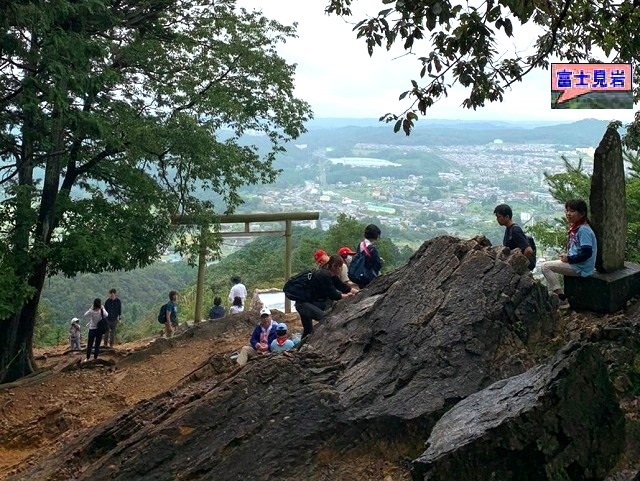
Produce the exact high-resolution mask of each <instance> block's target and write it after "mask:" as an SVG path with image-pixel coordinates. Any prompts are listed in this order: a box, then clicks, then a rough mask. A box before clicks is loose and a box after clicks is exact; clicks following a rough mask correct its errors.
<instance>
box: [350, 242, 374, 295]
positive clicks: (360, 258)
mask: <svg viewBox="0 0 640 481" xmlns="http://www.w3.org/2000/svg"><path fill="white" fill-rule="evenodd" d="M367 257H371V254H370V253H369V249H367V246H366V244H365V243H364V242H363V243H362V244H361V245H360V252H358V253H357V254H356V255H355V256H353V259H351V264H349V271H348V276H349V280H350V281H351V282H355V283H356V284H358V286H360V287H365V286H368V285H369V284H370V283H371V281H372V280H373V279H375V277H376V273H375V272H373V269H371V268H370V267H367Z"/></svg>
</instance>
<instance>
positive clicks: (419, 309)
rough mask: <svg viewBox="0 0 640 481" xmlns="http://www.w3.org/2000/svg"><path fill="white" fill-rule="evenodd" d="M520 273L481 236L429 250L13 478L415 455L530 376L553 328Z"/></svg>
mask: <svg viewBox="0 0 640 481" xmlns="http://www.w3.org/2000/svg"><path fill="white" fill-rule="evenodd" d="M526 266H527V260H526V258H524V257H523V256H522V255H521V254H519V253H515V252H514V253H513V254H512V253H511V252H509V250H508V249H504V248H502V247H492V246H490V244H489V242H488V241H487V240H486V239H484V238H476V239H472V240H469V241H460V240H459V239H455V238H453V237H440V238H437V239H434V240H432V241H429V242H426V243H425V244H424V245H423V246H422V247H421V248H420V249H419V250H418V251H417V252H416V253H415V254H414V256H413V257H412V258H411V259H410V261H409V262H408V264H407V265H406V266H404V267H402V268H401V269H398V270H397V271H394V272H393V273H391V274H390V275H387V276H382V277H379V278H377V279H376V280H375V281H374V282H373V283H372V284H371V285H370V286H369V287H368V288H367V289H365V290H363V291H362V292H361V293H360V294H358V295H357V296H355V297H354V298H353V299H350V300H348V301H343V302H339V303H337V305H336V306H335V307H334V309H333V311H332V312H331V313H330V315H329V316H328V317H327V320H326V322H325V323H324V325H322V326H319V327H318V329H317V330H316V333H315V334H314V335H313V336H312V337H311V338H310V339H309V341H308V342H307V343H306V344H305V345H304V347H303V348H302V350H300V351H296V352H290V353H286V354H277V355H275V354H274V355H270V356H264V357H259V358H257V359H256V360H253V361H251V362H250V363H249V364H248V365H247V366H245V367H244V368H238V367H237V366H236V365H233V364H231V363H229V361H228V359H226V358H224V357H223V358H220V357H217V358H212V359H211V360H210V362H209V363H208V364H207V365H205V366H201V367H200V368H199V369H197V370H196V371H194V373H192V375H190V376H188V377H187V378H186V379H185V380H183V382H181V383H179V384H178V385H177V386H176V387H175V388H174V389H173V390H172V391H169V392H167V393H165V394H163V395H161V396H157V397H155V398H153V399H150V400H147V401H144V402H141V403H139V404H138V405H136V406H134V407H133V408H131V409H129V410H127V411H125V412H123V413H122V414H121V415H120V416H119V417H117V418H115V419H112V420H111V421H109V422H107V423H105V424H103V425H101V426H98V427H96V428H95V429H93V430H92V431H91V432H89V433H85V435H84V436H82V437H78V438H76V439H73V440H68V441H66V442H65V446H64V448H63V449H61V450H60V451H59V452H58V453H56V454H55V455H53V456H51V457H50V458H48V459H45V460H39V461H38V462H37V463H36V465H35V466H34V467H33V468H32V469H30V470H28V471H27V472H24V473H21V474H20V475H18V476H16V477H15V479H24V480H27V479H28V480H30V481H38V480H57V479H60V480H62V479H64V480H67V479H76V480H78V481H79V480H85V479H86V480H88V479H91V480H99V479H114V480H121V481H124V480H132V481H133V480H136V481H138V480H147V479H148V480H151V479H154V480H165V479H166V480H172V479H191V480H196V479H203V480H204V479H219V480H245V479H256V480H261V479H265V480H266V479H307V478H310V477H312V475H313V473H314V472H315V471H314V469H315V467H316V466H317V465H318V463H319V462H320V458H321V457H322V455H323V453H326V452H327V451H331V452H334V453H340V455H341V456H348V453H349V452H352V451H356V450H358V449H360V450H362V449H363V447H364V448H366V446H368V445H370V444H372V443H391V444H394V445H399V444H401V443H398V441H399V440H402V441H404V440H409V441H408V442H407V443H406V445H413V446H416V445H420V444H421V443H423V442H424V441H425V440H426V439H427V438H428V437H429V435H430V433H431V430H432V428H433V426H434V424H435V423H436V422H437V421H438V419H439V418H440V417H441V416H442V415H443V414H444V413H445V412H446V411H448V410H449V409H450V408H451V407H452V406H454V405H455V404H456V403H459V402H460V401H461V400H463V399H465V398H467V397H468V396H470V395H472V394H473V393H476V392H478V391H481V390H482V389H484V388H486V387H487V386H489V385H491V384H493V383H494V382H496V381H498V380H500V379H505V378H509V377H512V376H515V375H518V374H521V373H523V372H525V371H527V370H528V369H530V368H532V367H533V366H534V365H535V360H534V356H533V355H532V353H531V350H532V347H534V346H535V345H536V343H537V342H538V341H540V340H543V339H545V338H547V337H549V336H550V335H551V333H552V332H553V330H554V327H555V320H556V318H555V315H554V313H553V312H552V308H551V303H550V301H549V298H548V294H547V291H546V289H545V288H544V287H542V286H540V285H539V284H538V283H537V282H535V281H534V280H533V279H532V277H531V275H530V273H529V272H528V270H527V268H526ZM194 333H195V335H197V331H194ZM585 352H586V351H585ZM596 357H597V356H596V355H595V354H593V359H594V360H593V363H594V364H593V366H594V367H595V366H600V367H598V368H599V369H600V368H601V366H602V364H597V362H596V361H595V359H596ZM589 359H591V358H589ZM540 369H542V368H540ZM554 372H555V371H554ZM580 372H582V371H580ZM585 372H586V371H585ZM540 375H542V374H540ZM558 376H559V375H558ZM554 379H555V378H554ZM558 379H559V377H558ZM576 382H577V381H576ZM593 398H594V399H595V396H594V397H593ZM540 412H542V410H541V411H540ZM540 419H541V421H545V418H544V417H541V418H540ZM585 419H586V418H585ZM589 419H590V418H589ZM583 448H584V449H587V448H588V447H585V446H584V445H582V444H581V445H576V449H583ZM415 454H417V452H416V451H414V448H412V449H411V450H407V451H405V452H404V456H412V457H411V458H410V459H413V457H414V456H415ZM582 455H583V453H579V456H582ZM579 456H578V454H576V459H578V458H579ZM345 459H346V458H345ZM579 459H582V458H581V457H580V458H579ZM258 464H259V469H258V468H257V467H258ZM598 469H605V468H602V467H598ZM323 479H331V478H330V477H326V476H325V477H324V478H323ZM452 479H454V478H452Z"/></svg>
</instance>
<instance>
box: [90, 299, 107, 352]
mask: <svg viewBox="0 0 640 481" xmlns="http://www.w3.org/2000/svg"><path fill="white" fill-rule="evenodd" d="M84 317H86V318H87V319H89V322H87V327H88V328H89V335H88V336H87V358H86V359H85V362H86V361H88V360H89V358H90V357H91V349H92V348H93V346H94V344H95V352H94V354H93V358H94V359H98V354H100V341H102V334H104V331H103V330H102V329H100V326H99V325H98V323H99V322H100V321H101V320H102V319H103V318H105V319H106V318H108V317H109V313H108V312H107V311H106V309H105V308H104V307H102V301H101V300H100V299H98V298H96V299H94V300H93V306H92V307H91V308H90V309H89V310H88V311H87V312H85V313H84Z"/></svg>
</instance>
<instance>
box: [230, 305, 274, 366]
mask: <svg viewBox="0 0 640 481" xmlns="http://www.w3.org/2000/svg"><path fill="white" fill-rule="evenodd" d="M277 326H278V323H277V322H275V321H274V320H273V319H272V318H271V311H270V310H269V309H268V308H266V307H263V308H262V310H261V311H260V323H259V324H258V325H257V326H256V328H255V329H254V330H253V333H252V334H251V339H249V345H248V346H242V349H240V353H239V354H238V364H239V365H240V366H244V365H245V364H246V363H247V362H248V361H249V359H251V358H253V357H256V356H257V355H258V354H266V353H268V352H269V351H270V350H271V343H272V342H273V340H274V339H275V338H276V327H277Z"/></svg>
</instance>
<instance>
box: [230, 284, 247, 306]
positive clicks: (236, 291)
mask: <svg viewBox="0 0 640 481" xmlns="http://www.w3.org/2000/svg"><path fill="white" fill-rule="evenodd" d="M234 297H239V298H240V299H242V303H243V304H244V300H245V299H246V298H247V288H246V287H245V286H244V284H242V283H239V284H234V286H233V287H232V288H231V290H230V291H229V302H233V298H234Z"/></svg>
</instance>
